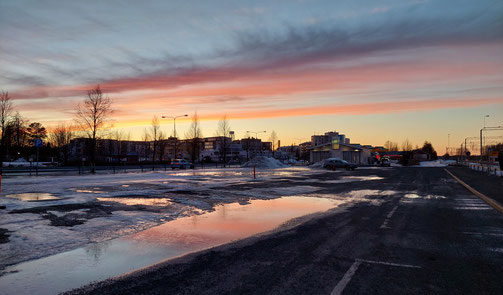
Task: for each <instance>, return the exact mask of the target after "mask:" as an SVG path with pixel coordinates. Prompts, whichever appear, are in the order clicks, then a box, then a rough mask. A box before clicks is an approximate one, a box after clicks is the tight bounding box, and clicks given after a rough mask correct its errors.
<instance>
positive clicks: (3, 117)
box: [0, 91, 12, 161]
mask: <svg viewBox="0 0 503 295" xmlns="http://www.w3.org/2000/svg"><path fill="white" fill-rule="evenodd" d="M11 114H12V100H11V97H10V96H9V92H6V91H2V93H0V125H1V126H0V127H1V128H2V130H1V131H2V139H1V143H0V145H1V147H0V161H3V160H5V152H6V149H5V128H6V127H7V121H8V119H9V117H10V115H11Z"/></svg>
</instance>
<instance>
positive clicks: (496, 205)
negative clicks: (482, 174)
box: [444, 168, 503, 214]
mask: <svg viewBox="0 0 503 295" xmlns="http://www.w3.org/2000/svg"><path fill="white" fill-rule="evenodd" d="M444 170H445V172H447V173H449V175H450V176H452V178H454V179H455V180H456V181H457V182H459V184H461V185H462V186H464V187H465V188H466V189H467V190H469V191H470V192H472V193H473V194H474V195H475V196H477V197H479V198H480V199H482V200H483V201H484V202H486V203H487V204H489V205H490V206H491V207H493V208H494V209H496V210H498V211H499V212H500V213H502V214H503V206H501V205H500V204H499V203H498V202H496V201H495V200H493V199H491V198H489V197H488V196H486V195H484V194H482V193H480V192H478V191H477V190H475V189H474V188H472V187H471V186H469V185H468V184H466V183H465V182H463V181H462V180H461V179H459V178H457V177H456V176H455V175H454V174H452V173H451V172H450V171H449V170H447V169H445V168H444Z"/></svg>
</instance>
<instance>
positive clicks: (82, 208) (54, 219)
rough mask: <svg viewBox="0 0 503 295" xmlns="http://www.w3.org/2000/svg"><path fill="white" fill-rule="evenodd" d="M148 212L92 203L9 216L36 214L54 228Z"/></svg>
mask: <svg viewBox="0 0 503 295" xmlns="http://www.w3.org/2000/svg"><path fill="white" fill-rule="evenodd" d="M118 210H121V211H140V210H144V211H146V210H147V208H146V207H145V206H127V205H122V204H114V205H110V204H101V203H100V202H90V203H83V204H63V205H51V206H41V207H34V208H25V209H18V210H12V211H11V212H9V214H22V213H34V214H40V216H41V217H42V218H44V219H48V220H50V221H51V225H52V226H75V225H79V224H83V223H85V222H86V221H87V220H89V219H93V218H98V217H107V216H110V215H111V214H112V213H113V211H118Z"/></svg>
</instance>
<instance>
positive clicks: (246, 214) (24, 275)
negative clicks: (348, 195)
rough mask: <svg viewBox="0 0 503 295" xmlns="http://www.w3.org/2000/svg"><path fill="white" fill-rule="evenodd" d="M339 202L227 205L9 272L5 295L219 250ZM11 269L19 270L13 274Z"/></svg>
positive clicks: (2, 280)
mask: <svg viewBox="0 0 503 295" xmlns="http://www.w3.org/2000/svg"><path fill="white" fill-rule="evenodd" d="M336 204H337V201H335V200H329V199H323V198H314V197H286V198H280V199H274V200H253V201H250V204H247V205H239V204H225V205H221V206H218V207H216V210H215V211H213V212H210V213H207V214H203V215H195V216H189V217H184V218H180V219H177V220H174V221H170V222H167V223H165V224H163V225H160V226H157V227H153V228H151V229H148V230H145V231H142V232H138V233H136V234H133V235H130V236H125V237H122V238H119V239H114V240H110V241H108V242H105V243H97V244H92V245H89V246H87V247H85V248H80V249H76V250H72V251H68V252H64V253H60V254H57V255H53V256H49V257H46V258H42V259H38V260H34V261H29V262H25V263H20V264H18V265H14V266H10V267H7V268H6V272H11V273H9V274H6V275H4V276H1V277H0V285H1V286H2V289H1V292H5V293H6V294H30V295H31V294H54V293H58V292H62V291H66V290H70V289H72V288H76V287H79V286H81V285H84V284H87V283H90V282H92V281H96V280H104V279H106V278H108V277H111V276H116V275H120V274H122V273H125V272H129V271H132V270H134V269H138V268H141V267H144V266H148V265H151V264H153V263H156V262H158V261H161V260H164V259H170V258H173V257H177V256H180V255H184V254H187V253H190V252H194V251H199V250H202V249H206V248H209V247H213V246H217V245H220V244H223V243H227V242H230V241H233V240H237V239H241V238H244V237H247V236H250V235H253V234H257V233H260V232H264V231H268V230H271V229H274V228H276V227H277V226H279V225H281V224H282V223H284V222H286V221H288V220H290V219H292V218H295V217H299V216H303V215H306V214H310V213H314V212H319V211H324V210H327V209H329V208H332V207H334V206H335V205H336ZM12 271H17V272H16V273H12Z"/></svg>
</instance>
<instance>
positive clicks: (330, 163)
mask: <svg viewBox="0 0 503 295" xmlns="http://www.w3.org/2000/svg"><path fill="white" fill-rule="evenodd" d="M357 167H358V166H357V165H355V164H352V163H349V162H347V161H344V160H342V159H337V158H329V159H327V160H325V163H323V168H329V169H332V170H334V169H336V168H344V169H346V170H355V169H356V168H357Z"/></svg>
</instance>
